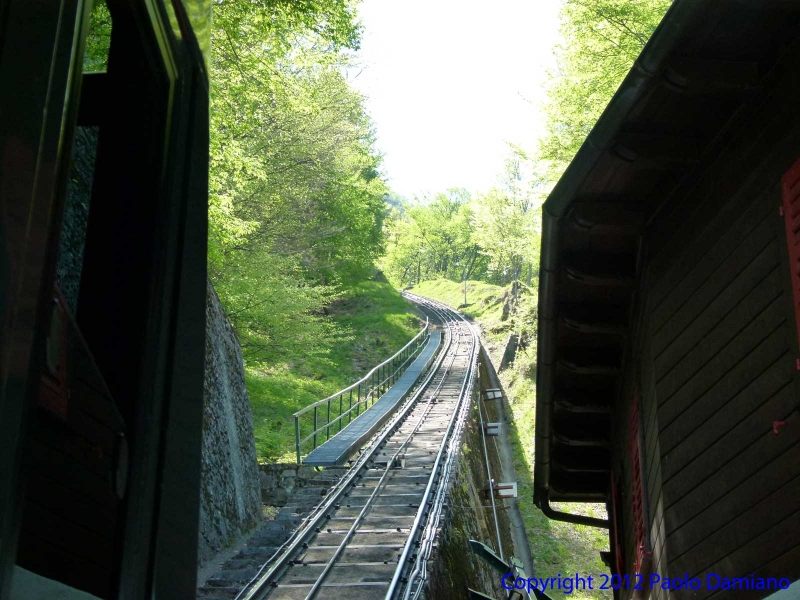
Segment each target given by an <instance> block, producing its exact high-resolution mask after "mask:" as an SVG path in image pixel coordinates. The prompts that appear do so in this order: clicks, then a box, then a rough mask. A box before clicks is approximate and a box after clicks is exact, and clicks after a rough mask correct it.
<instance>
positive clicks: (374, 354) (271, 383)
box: [245, 281, 422, 462]
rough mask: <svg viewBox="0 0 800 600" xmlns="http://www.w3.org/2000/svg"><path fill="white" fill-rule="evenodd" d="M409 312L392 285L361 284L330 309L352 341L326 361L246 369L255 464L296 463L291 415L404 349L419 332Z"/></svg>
mask: <svg viewBox="0 0 800 600" xmlns="http://www.w3.org/2000/svg"><path fill="white" fill-rule="evenodd" d="M411 310H412V309H411V305H410V304H409V303H408V302H406V301H405V300H404V299H403V298H402V297H401V296H400V294H399V293H398V292H397V290H395V289H394V287H392V286H391V285H390V284H388V283H382V282H379V281H366V282H362V283H359V284H357V285H355V287H354V288H353V289H351V290H350V291H349V292H348V294H347V296H346V297H344V298H342V299H341V300H338V301H337V302H336V303H334V305H333V306H332V307H331V308H330V315H331V318H332V319H333V320H334V321H335V322H336V323H337V324H338V325H340V326H342V327H344V328H345V329H347V330H349V331H350V332H351V337H350V339H343V340H341V341H340V342H339V343H337V344H334V345H332V346H331V347H330V348H328V351H329V352H328V354H327V356H326V357H325V358H311V359H309V358H306V357H303V356H285V357H284V360H283V361H282V362H281V363H280V364H273V365H270V366H269V367H265V368H261V369H257V368H251V367H248V368H247V369H246V370H245V378H246V380H247V390H248V392H249V394H250V403H251V405H252V409H253V427H254V429H255V438H256V452H257V453H258V458H259V460H261V461H270V462H294V460H295V454H294V440H295V437H294V420H293V419H292V413H294V412H295V411H297V410H299V409H301V408H303V407H304V406H307V405H308V404H311V403H312V402H314V401H316V400H321V399H323V398H325V397H327V396H329V395H331V394H333V393H335V392H337V391H339V390H340V389H342V388H345V387H347V386H348V385H349V384H350V383H352V382H354V381H356V380H357V379H359V378H360V377H362V376H363V375H364V374H366V372H367V371H369V369H371V368H372V367H373V366H375V365H376V364H378V363H380V362H381V361H383V360H384V359H386V358H388V357H389V356H391V355H392V354H394V353H395V352H396V351H397V350H399V349H400V348H401V347H402V346H403V345H405V343H406V342H407V341H408V340H409V339H411V338H412V337H413V336H414V335H416V333H417V332H418V331H419V329H420V327H421V326H422V323H421V322H420V319H419V318H418V317H417V316H415V315H414V314H412V313H411V312H410V311H411Z"/></svg>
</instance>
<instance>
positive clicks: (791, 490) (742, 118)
mask: <svg viewBox="0 0 800 600" xmlns="http://www.w3.org/2000/svg"><path fill="white" fill-rule="evenodd" d="M784 68H788V63H787V64H786V65H784ZM784 72H788V71H784ZM779 74H780V71H779V70H776V75H775V77H774V78H773V79H772V83H771V85H772V86H773V88H772V89H768V90H767V91H766V92H765V93H764V95H763V96H762V97H761V99H760V100H759V102H758V103H754V104H753V105H752V106H750V107H748V110H747V111H746V112H743V113H742V114H740V115H739V116H738V117H737V119H738V121H737V122H735V123H734V124H733V125H731V127H730V131H731V132H736V133H735V135H734V134H729V136H728V143H727V145H726V146H725V147H724V149H723V150H722V151H721V152H718V153H715V154H714V155H713V156H710V155H709V156H707V157H705V159H704V161H703V162H702V163H701V164H700V166H699V167H698V169H697V170H696V171H695V176H694V178H693V180H692V183H691V185H688V184H687V185H685V186H683V187H684V189H685V190H686V191H685V192H683V193H682V195H676V197H675V198H673V199H672V201H671V203H670V204H669V205H668V206H667V207H666V208H667V210H665V211H663V212H662V213H660V214H659V215H656V217H655V218H654V219H653V220H652V221H651V225H650V227H651V231H652V232H657V235H652V234H651V235H649V236H648V247H647V259H646V270H647V272H648V277H647V280H646V281H645V282H644V283H643V284H642V286H643V288H646V292H647V295H648V300H647V302H646V303H645V304H643V306H644V308H641V310H643V311H644V313H645V315H646V316H645V321H646V322H647V327H646V328H645V329H643V330H642V331H640V332H638V334H637V335H638V336H639V339H638V341H637V343H638V344H640V346H639V347H640V348H641V349H642V350H641V352H639V354H638V356H637V357H636V361H637V362H638V363H639V367H640V369H641V373H642V376H641V380H642V396H643V401H642V405H643V406H642V412H643V422H644V423H645V425H644V428H645V432H646V433H645V439H646V442H645V444H646V446H645V452H644V461H645V465H646V470H647V481H648V483H647V494H648V496H649V499H650V505H651V511H650V512H651V513H656V514H657V513H658V512H659V510H660V508H659V507H661V508H663V535H664V536H665V538H666V539H665V541H666V545H665V546H664V547H663V548H662V549H661V550H662V551H663V555H660V554H662V552H660V551H659V544H658V541H659V540H658V539H657V538H655V537H654V538H653V540H652V543H653V547H654V561H655V562H656V563H663V562H664V561H665V560H666V564H667V571H668V572H669V574H670V575H671V576H675V575H683V573H688V574H689V575H690V576H700V575H704V574H705V573H717V574H720V575H722V576H727V577H743V576H747V575H750V574H751V573H754V574H755V575H756V576H757V577H758V576H764V577H767V576H770V577H786V578H788V579H789V580H791V581H794V580H796V579H798V578H800V414H798V406H800V402H799V401H798V398H800V389H798V371H797V357H798V329H797V327H798V326H797V323H798V321H797V311H796V308H797V306H798V305H797V294H798V293H799V292H800V288H798V268H797V267H798V262H797V258H798V255H797V253H798V250H797V249H796V248H797V246H796V245H795V235H796V234H795V230H797V228H798V227H797V223H796V222H795V221H796V220H797V221H798V222H800V216H799V215H798V210H797V208H798V207H797V206H795V205H794V203H793V202H792V199H796V197H797V193H800V186H798V185H797V180H798V176H800V169H798V170H797V174H796V175H795V167H793V168H792V170H790V174H792V175H790V176H789V178H786V177H784V174H785V173H786V171H787V169H788V168H789V167H790V166H791V165H792V163H794V161H795V159H796V157H797V156H798V154H800V123H798V118H797V116H796V107H795V106H794V104H793V103H792V102H791V100H790V99H791V98H796V97H797V95H798V93H799V92H800V90H799V89H797V88H798V83H797V81H796V78H794V77H790V76H783V77H781V76H780V75H779ZM782 184H783V185H782ZM787 190H788V191H789V192H790V193H791V192H792V190H794V191H795V192H796V193H794V194H792V195H790V196H789V198H788V199H787V198H786V191H787ZM782 197H783V202H784V208H783V211H782V212H783V213H784V215H782V214H781V206H782ZM797 204H798V205H800V202H798V203H797ZM787 234H788V236H789V238H788V240H787ZM787 242H788V248H789V250H788V252H787ZM651 403H652V404H651ZM648 405H650V406H654V407H655V408H656V410H655V411H651V414H648ZM776 422H784V423H785V425H783V426H780V427H778V428H777V431H778V433H777V434H776V433H775V428H774V424H775V423H776ZM653 428H655V431H656V432H657V435H653ZM648 432H650V433H649V434H648ZM650 519H651V535H653V536H656V535H658V528H657V527H655V522H654V521H653V519H655V520H656V521H657V520H658V517H657V516H654V515H650ZM722 593H723V594H725V597H726V598H735V597H748V598H756V597H764V596H766V595H768V592H760V593H752V592H722ZM672 596H674V597H677V598H682V597H692V598H706V597H711V596H714V592H713V591H709V590H706V589H705V587H703V588H702V589H701V590H699V591H697V592H693V593H691V594H689V593H686V592H677V593H676V592H673V593H672ZM655 597H658V596H655Z"/></svg>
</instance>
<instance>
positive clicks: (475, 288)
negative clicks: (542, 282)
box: [409, 279, 508, 327]
mask: <svg viewBox="0 0 800 600" xmlns="http://www.w3.org/2000/svg"><path fill="white" fill-rule="evenodd" d="M409 291H411V292H413V293H415V294H419V295H421V296H427V297H428V298H434V299H436V300H440V301H441V302H444V303H445V304H449V305H450V306H452V307H454V308H458V309H459V310H460V311H461V312H462V313H464V314H465V315H467V316H469V317H472V318H473V319H477V320H478V321H480V322H481V324H482V325H483V326H485V327H498V326H500V325H501V323H502V315H503V302H504V301H505V300H506V298H507V291H508V290H507V288H504V287H501V286H499V285H492V284H490V283H484V282H482V281H467V303H466V305H465V304H464V284H463V283H458V282H456V281H450V280H448V279H433V280H431V281H423V282H422V283H420V284H419V285H416V286H414V287H413V288H411V290H409Z"/></svg>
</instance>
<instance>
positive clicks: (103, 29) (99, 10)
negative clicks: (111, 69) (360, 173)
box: [83, 0, 111, 73]
mask: <svg viewBox="0 0 800 600" xmlns="http://www.w3.org/2000/svg"><path fill="white" fill-rule="evenodd" d="M110 47H111V13H110V12H109V11H108V6H107V5H106V3H105V2H104V0H97V2H95V3H94V5H93V6H92V14H91V15H90V16H89V32H88V33H87V35H86V47H85V48H84V54H83V71H84V73H95V72H100V71H105V70H106V69H107V68H108V51H109V49H110Z"/></svg>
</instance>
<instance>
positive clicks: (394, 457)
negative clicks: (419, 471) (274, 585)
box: [305, 315, 461, 600]
mask: <svg viewBox="0 0 800 600" xmlns="http://www.w3.org/2000/svg"><path fill="white" fill-rule="evenodd" d="M442 316H444V315H442ZM449 322H450V323H455V322H456V321H455V319H450V320H449ZM448 328H449V325H448ZM460 344H461V335H460V334H459V337H458V339H457V340H456V345H455V349H454V350H453V352H452V359H451V360H450V364H449V365H448V366H447V368H446V369H445V371H444V373H443V374H442V377H441V379H440V381H439V385H438V386H437V387H436V389H435V390H434V391H433V392H432V393H431V394H430V395H429V396H428V402H427V403H426V405H425V407H424V409H423V412H422V415H421V416H420V417H419V419H418V420H417V423H416V424H415V425H414V428H413V429H412V431H411V432H410V433H409V434H408V435H407V436H406V438H405V440H403V443H402V444H401V445H400V447H399V448H398V449H397V450H396V451H395V453H394V454H393V455H392V458H391V460H389V461H387V462H386V467H385V468H384V471H383V474H382V475H381V478H380V480H378V483H377V484H376V485H375V489H374V490H373V491H372V494H370V496H369V498H368V499H367V500H366V501H365V503H364V506H363V507H362V509H361V511H360V512H359V514H358V516H357V517H356V518H355V520H354V521H353V524H352V525H351V526H350V529H349V530H348V531H347V533H346V534H345V536H344V538H343V539H342V541H341V542H340V543H339V546H338V548H337V549H336V551H335V552H334V554H333V556H332V557H331V558H330V559H329V560H328V562H327V564H326V565H325V567H324V568H323V570H322V573H321V574H320V575H319V577H318V578H317V580H316V581H315V582H314V585H313V586H312V588H311V590H310V591H309V593H308V594H307V595H306V598H305V600H312V599H313V598H314V597H315V596H316V595H317V592H318V591H319V589H320V588H321V587H322V584H323V582H324V581H325V578H326V577H327V575H328V573H329V572H330V570H331V569H332V568H333V565H334V564H335V563H336V560H337V559H338V558H339V556H340V555H341V553H342V551H343V550H344V549H345V548H346V547H347V544H348V543H349V541H350V538H351V537H352V536H353V533H355V530H356V529H357V528H358V526H359V525H360V524H361V521H362V519H363V518H364V516H365V515H366V514H367V512H368V511H369V510H370V508H372V502H373V501H374V500H375V498H376V497H377V495H378V492H379V491H381V488H382V486H383V483H384V481H386V476H387V475H388V474H389V472H390V471H391V470H392V467H393V466H394V465H395V464H396V460H397V458H398V457H399V455H400V453H401V452H402V451H403V450H404V449H405V448H406V446H407V445H408V443H409V442H410V441H411V438H412V437H414V436H415V435H416V434H417V432H418V431H419V428H420V426H421V425H422V423H423V421H424V420H425V418H426V417H427V416H428V413H429V411H430V409H431V406H432V405H433V400H434V398H436V394H437V392H438V391H439V390H440V389H441V388H442V386H443V385H444V382H445V380H446V378H447V375H448V373H449V371H450V369H451V368H452V366H453V363H454V362H455V360H456V356H457V354H458V347H459V345H460ZM448 350H449V347H448Z"/></svg>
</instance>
